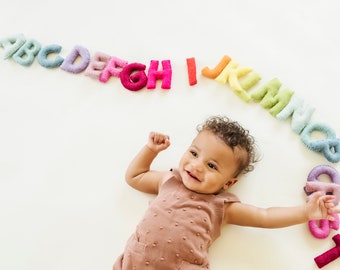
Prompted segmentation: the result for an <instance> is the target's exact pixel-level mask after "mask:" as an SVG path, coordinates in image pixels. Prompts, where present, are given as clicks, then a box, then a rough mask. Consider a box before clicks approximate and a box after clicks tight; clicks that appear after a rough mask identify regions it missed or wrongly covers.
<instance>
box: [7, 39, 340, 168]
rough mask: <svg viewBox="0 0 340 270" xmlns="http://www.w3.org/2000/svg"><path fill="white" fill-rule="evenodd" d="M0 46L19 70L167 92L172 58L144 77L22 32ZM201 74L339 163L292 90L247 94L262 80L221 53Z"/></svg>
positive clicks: (138, 67) (120, 63) (109, 59)
mask: <svg viewBox="0 0 340 270" xmlns="http://www.w3.org/2000/svg"><path fill="white" fill-rule="evenodd" d="M0 47H2V48H3V49H4V54H3V58H4V59H9V58H12V59H13V60H14V61H15V62H16V63H18V64H20V65H22V66H30V65H32V63H33V62H34V60H35V58H37V60H38V63H39V64H40V65H41V66H42V67H45V68H48V69H52V68H58V67H60V69H62V70H64V71H66V72H70V73H74V74H79V73H81V72H83V71H84V74H85V75H86V76H89V77H92V78H94V79H97V80H98V81H100V82H102V83H107V82H108V81H109V80H110V78H111V77H116V78H119V79H120V81H121V84H122V86H123V87H124V88H126V89H127V90H130V91H139V90H141V89H143V88H147V89H155V88H156V83H157V81H159V80H160V81H161V88H162V89H165V90H169V89H171V81H172V66H171V61H170V60H162V61H161V66H162V67H161V68H160V67H159V61H158V60H151V61H150V65H149V68H148V71H147V73H146V69H147V67H146V65H144V64H142V63H129V62H128V61H126V60H123V59H119V58H118V57H115V56H110V55H107V54H105V53H102V52H96V53H95V54H94V55H93V56H92V58H91V55H90V52H89V50H88V49H86V48H85V47H83V46H79V45H77V46H75V47H74V48H73V49H72V51H71V52H70V53H69V55H68V56H66V58H63V57H61V56H60V53H61V51H62V46H60V45H58V44H50V45H46V46H42V45H41V44H40V42H38V41H36V40H34V39H29V40H27V39H26V37H25V36H24V35H23V34H18V35H13V36H10V37H7V38H3V39H1V40H0ZM186 64H187V71H188V74H187V75H188V83H189V85H190V86H194V85H196V84H197V83H198V82H197V74H196V70H197V67H196V61H195V58H194V57H191V58H187V59H186ZM201 74H202V75H203V76H204V77H207V78H210V79H214V80H215V81H216V82H219V83H221V84H228V85H229V87H230V88H231V89H232V90H233V91H234V93H235V94H236V95H237V96H238V97H240V98H241V99H242V100H243V101H245V102H250V101H254V102H259V104H260V105H261V106H262V107H263V108H264V109H267V110H268V111H269V113H270V114H271V115H273V117H275V118H276V119H278V120H280V121H285V120H287V119H288V118H290V117H291V118H292V121H291V129H292V131H293V132H295V133H296V134H298V135H299V136H300V138H301V141H302V142H303V144H304V145H305V146H306V147H307V148H308V149H310V150H312V151H314V152H318V153H321V154H323V155H324V157H325V158H326V159H327V160H328V161H330V162H332V163H336V162H339V161H340V139H339V138H337V136H336V133H335V131H334V130H333V129H332V128H331V127H330V126H328V125H326V124H324V123H319V122H318V123H315V122H312V121H311V119H312V115H313V113H314V111H315V109H314V108H313V107H312V106H310V105H309V104H307V105H305V104H304V100H303V99H301V98H299V97H296V95H295V93H294V91H292V90H290V89H287V88H285V89H283V90H281V89H280V88H281V85H282V83H281V82H280V80H279V79H277V78H274V79H272V80H270V81H269V82H267V83H265V84H263V85H262V86H261V87H259V88H257V89H255V90H254V91H253V92H252V93H249V91H250V90H251V89H252V88H253V87H254V86H255V85H257V84H258V82H259V81H260V80H261V79H262V78H261V76H260V75H259V74H258V73H256V72H254V71H253V69H252V68H250V67H240V66H239V63H238V62H236V61H235V60H233V59H231V58H230V57H229V56H226V55H224V56H223V57H222V59H221V60H220V62H219V63H218V64H217V65H216V66H215V67H214V68H212V69H210V68H209V67H203V68H202V70H201ZM313 132H320V133H322V134H323V135H325V138H324V139H312V133H313Z"/></svg>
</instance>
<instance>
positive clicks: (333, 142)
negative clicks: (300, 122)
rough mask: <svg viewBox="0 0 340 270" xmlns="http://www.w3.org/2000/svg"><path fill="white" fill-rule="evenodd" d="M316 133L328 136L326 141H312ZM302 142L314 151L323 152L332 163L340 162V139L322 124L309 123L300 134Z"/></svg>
mask: <svg viewBox="0 0 340 270" xmlns="http://www.w3.org/2000/svg"><path fill="white" fill-rule="evenodd" d="M314 131H318V132H321V133H322V134H324V135H325V136H326V138H324V139H320V140H312V138H311V137H312V133H313V132H314ZM300 138H301V140H302V142H303V143H304V144H305V145H306V146H307V147H308V148H309V149H310V150H312V151H314V152H321V153H323V155H324V156H325V157H326V159H327V160H328V161H330V162H333V163H336V162H339V161H340V139H338V138H336V134H335V132H334V131H333V130H332V129H331V128H330V127H329V126H327V125H325V124H322V123H309V124H308V125H307V126H306V127H305V128H304V130H303V131H302V132H301V134H300Z"/></svg>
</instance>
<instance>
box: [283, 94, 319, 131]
mask: <svg viewBox="0 0 340 270" xmlns="http://www.w3.org/2000/svg"><path fill="white" fill-rule="evenodd" d="M314 111H315V109H314V108H313V107H311V106H310V105H306V106H304V104H303V100H302V99H301V98H298V97H296V96H295V95H294V96H293V97H292V98H291V100H290V101H289V103H288V104H287V106H286V107H284V108H283V110H282V111H281V112H280V113H278V114H277V115H276V118H277V119H278V120H280V121H284V120H287V119H288V117H290V116H292V122H291V127H292V130H293V131H294V132H295V133H297V134H300V133H301V132H302V130H303V129H304V128H305V127H306V125H307V124H308V123H309V121H310V119H311V118H312V115H313V113H314Z"/></svg>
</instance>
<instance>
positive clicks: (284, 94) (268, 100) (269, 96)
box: [251, 78, 294, 116]
mask: <svg viewBox="0 0 340 270" xmlns="http://www.w3.org/2000/svg"><path fill="white" fill-rule="evenodd" d="M280 87H281V82H280V81H279V80H278V79H277V78H275V79H272V80H271V81H269V82H268V83H266V84H265V85H263V86H262V87H260V88H259V89H257V90H256V92H255V93H253V94H252V95H251V97H252V98H253V99H254V100H255V101H260V100H261V102H260V104H261V105H262V107H263V108H266V109H270V110H269V112H270V114H271V115H273V116H276V115H277V114H278V113H279V112H280V111H282V109H283V108H284V107H286V105H287V104H288V103H289V101H290V99H291V97H292V96H293V95H294V91H292V90H289V89H284V90H282V91H280V92H279V89H280Z"/></svg>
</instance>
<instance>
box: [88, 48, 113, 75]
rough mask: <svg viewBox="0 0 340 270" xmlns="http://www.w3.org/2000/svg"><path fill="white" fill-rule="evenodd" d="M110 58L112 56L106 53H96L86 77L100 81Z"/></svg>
mask: <svg viewBox="0 0 340 270" xmlns="http://www.w3.org/2000/svg"><path fill="white" fill-rule="evenodd" d="M110 58H111V56H109V55H107V54H105V53H101V52H96V53H95V54H94V56H93V58H92V59H91V61H90V63H89V65H88V66H87V68H86V70H85V75H86V76H89V77H92V78H95V79H98V78H99V76H100V74H101V73H102V71H103V70H104V68H105V66H106V65H107V63H108V62H109V61H110Z"/></svg>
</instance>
